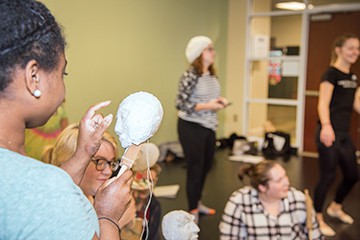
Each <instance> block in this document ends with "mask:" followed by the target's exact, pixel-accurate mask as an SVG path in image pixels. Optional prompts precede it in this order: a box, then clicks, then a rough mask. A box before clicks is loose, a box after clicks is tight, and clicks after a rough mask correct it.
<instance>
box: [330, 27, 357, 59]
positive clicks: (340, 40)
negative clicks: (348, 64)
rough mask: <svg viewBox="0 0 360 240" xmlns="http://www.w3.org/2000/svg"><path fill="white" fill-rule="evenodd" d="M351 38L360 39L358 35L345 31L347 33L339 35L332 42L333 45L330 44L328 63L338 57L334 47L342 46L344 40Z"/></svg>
mask: <svg viewBox="0 0 360 240" xmlns="http://www.w3.org/2000/svg"><path fill="white" fill-rule="evenodd" d="M351 38H354V39H357V40H360V39H359V37H358V36H357V35H355V34H353V33H347V34H344V35H341V36H339V37H337V38H336V39H335V41H334V42H333V45H332V50H331V60H330V65H333V64H334V63H335V61H336V59H337V57H338V56H337V54H336V48H341V47H342V46H344V44H345V42H346V41H347V40H348V39H351Z"/></svg>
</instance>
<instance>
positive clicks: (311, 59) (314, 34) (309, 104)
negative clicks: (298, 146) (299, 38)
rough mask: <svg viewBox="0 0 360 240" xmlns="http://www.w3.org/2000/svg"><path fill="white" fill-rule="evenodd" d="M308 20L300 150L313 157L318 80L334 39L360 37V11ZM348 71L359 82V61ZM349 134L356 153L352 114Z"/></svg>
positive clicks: (358, 138)
mask: <svg viewBox="0 0 360 240" xmlns="http://www.w3.org/2000/svg"><path fill="white" fill-rule="evenodd" d="M311 19H312V20H311V21H310V25H309V39H308V60H307V73H306V91H305V114H304V137H303V149H304V154H309V155H314V154H316V152H317V149H316V144H315V130H316V124H317V119H318V115H317V102H318V94H319V84H320V79H321V76H322V74H323V72H324V71H325V70H326V69H327V67H328V66H329V63H330V53H331V46H332V43H333V41H334V40H335V38H336V37H338V36H339V35H342V34H344V33H349V32H351V33H355V34H357V35H358V36H360V24H359V22H360V11H356V12H336V13H326V14H321V15H313V16H312V18H311ZM351 70H352V72H354V73H356V75H357V76H358V77H359V78H360V60H358V61H357V63H356V64H354V65H353V66H352V69H351ZM350 131H351V133H352V138H353V141H354V144H355V146H356V148H357V150H360V118H359V115H358V114H357V113H355V112H354V113H353V116H352V122H351V130H350Z"/></svg>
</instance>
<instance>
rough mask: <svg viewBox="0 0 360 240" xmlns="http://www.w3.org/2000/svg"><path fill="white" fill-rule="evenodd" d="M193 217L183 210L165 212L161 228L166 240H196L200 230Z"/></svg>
mask: <svg viewBox="0 0 360 240" xmlns="http://www.w3.org/2000/svg"><path fill="white" fill-rule="evenodd" d="M194 220H195V217H194V216H193V215H191V214H190V213H188V212H185V211H183V210H175V211H171V212H169V213H167V214H166V215H165V216H164V217H163V220H162V223H161V228H162V233H163V235H164V238H165V239H166V240H197V239H198V237H199V235H198V233H199V232H200V229H199V227H198V225H196V223H195V221H194Z"/></svg>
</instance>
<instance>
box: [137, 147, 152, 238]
mask: <svg viewBox="0 0 360 240" xmlns="http://www.w3.org/2000/svg"><path fill="white" fill-rule="evenodd" d="M149 155H150V154H149V148H146V152H145V157H146V164H147V170H146V180H147V181H146V182H147V185H148V188H149V193H150V194H149V200H148V203H147V204H146V207H145V210H144V221H143V229H142V232H141V238H140V239H142V237H143V234H144V232H145V229H146V237H145V240H147V239H148V237H149V221H148V220H147V212H148V210H149V207H150V204H151V199H152V196H153V190H154V179H153V178H152V175H151V171H150V161H149ZM149 180H150V181H149ZM150 214H151V213H150Z"/></svg>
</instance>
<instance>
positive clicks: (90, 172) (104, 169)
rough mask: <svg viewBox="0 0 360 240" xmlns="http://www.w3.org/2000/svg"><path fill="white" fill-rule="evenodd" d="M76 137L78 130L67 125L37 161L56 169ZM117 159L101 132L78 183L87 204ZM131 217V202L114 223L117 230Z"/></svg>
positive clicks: (113, 146)
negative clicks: (99, 143) (51, 165)
mask: <svg viewBox="0 0 360 240" xmlns="http://www.w3.org/2000/svg"><path fill="white" fill-rule="evenodd" d="M78 134H79V127H78V125H77V124H71V125H70V126H68V127H67V128H65V129H64V131H63V132H62V133H61V134H60V135H59V138H58V140H57V141H56V143H55V144H54V145H53V146H48V147H47V148H46V149H45V151H44V154H43V156H42V159H41V160H42V161H43V162H46V163H51V164H53V165H56V166H60V165H61V163H63V162H64V161H66V160H67V159H69V158H70V156H72V155H73V154H74V152H75V149H76V146H77V138H78ZM117 156H118V148H117V143H116V141H115V139H114V138H113V136H111V135H110V134H109V133H108V132H104V134H103V136H102V142H101V145H100V147H99V150H98V151H97V152H96V153H95V155H94V156H93V157H92V160H91V161H90V163H89V165H88V166H87V168H86V169H85V173H84V175H83V178H82V179H81V180H80V183H79V187H80V188H81V190H82V191H83V193H84V194H85V196H86V197H87V198H88V199H89V201H90V202H91V203H94V196H95V194H96V192H97V190H98V189H99V187H100V186H101V185H103V184H104V182H105V181H106V180H108V179H109V178H110V177H111V175H112V173H113V172H114V171H116V170H117V169H118V168H119V162H118V161H117ZM135 214H136V208H135V201H134V200H132V201H131V203H130V206H129V207H128V208H127V210H126V211H125V213H124V215H123V216H122V217H121V219H120V220H119V222H118V225H119V227H120V228H121V229H122V228H124V227H125V226H126V225H128V224H129V223H131V222H132V221H133V219H134V218H135Z"/></svg>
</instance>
